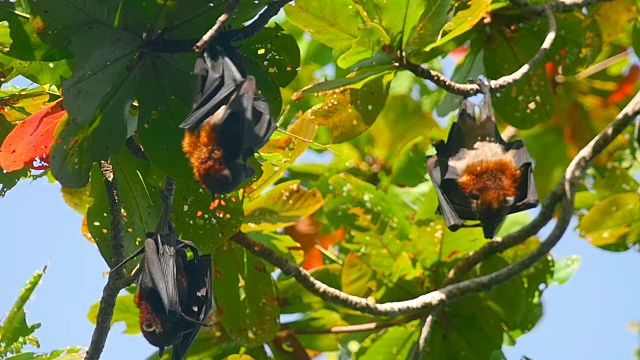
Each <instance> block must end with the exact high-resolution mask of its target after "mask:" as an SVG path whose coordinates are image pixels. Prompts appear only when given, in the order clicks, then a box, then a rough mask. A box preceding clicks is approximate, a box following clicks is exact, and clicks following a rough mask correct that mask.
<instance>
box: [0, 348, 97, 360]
mask: <svg viewBox="0 0 640 360" xmlns="http://www.w3.org/2000/svg"><path fill="white" fill-rule="evenodd" d="M86 351H87V349H86V348H85V347H82V346H70V347H66V348H62V349H59V350H53V351H52V352H50V353H48V354H36V353H33V352H23V353H20V354H17V355H13V356H9V357H8V358H6V359H7V360H36V359H38V360H81V359H84V355H85V354H84V353H85V352H86Z"/></svg>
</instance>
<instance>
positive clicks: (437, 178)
mask: <svg viewBox="0 0 640 360" xmlns="http://www.w3.org/2000/svg"><path fill="white" fill-rule="evenodd" d="M439 163H440V161H439V159H438V157H437V156H429V157H427V170H428V171H429V176H430V177H431V182H432V183H433V188H434V189H435V190H436V194H437V195H438V201H439V202H440V205H439V206H438V211H439V212H440V213H441V214H442V216H443V217H444V220H445V222H446V223H447V227H448V228H449V229H451V230H452V231H456V230H458V229H459V228H461V227H463V226H464V225H465V224H464V222H463V221H462V220H461V219H460V217H459V216H458V213H457V212H456V209H455V208H454V205H453V203H452V202H451V201H450V200H449V198H448V197H447V195H445V194H448V192H447V191H445V190H444V189H443V188H442V175H441V171H442V168H441V166H440V164H439Z"/></svg>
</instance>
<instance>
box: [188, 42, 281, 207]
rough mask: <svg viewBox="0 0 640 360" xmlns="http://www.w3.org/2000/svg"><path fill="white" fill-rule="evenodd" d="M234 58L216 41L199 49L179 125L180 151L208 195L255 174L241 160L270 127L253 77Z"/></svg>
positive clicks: (254, 149) (263, 140)
mask: <svg viewBox="0 0 640 360" xmlns="http://www.w3.org/2000/svg"><path fill="white" fill-rule="evenodd" d="M227 50H228V51H229V52H234V51H233V49H227ZM231 55H235V54H231ZM234 59H235V57H232V56H228V55H227V53H226V52H225V50H223V49H222V48H221V47H219V46H216V45H211V46H209V47H207V48H206V49H205V50H204V51H203V53H202V56H201V57H199V58H198V60H197V61H196V65H195V69H194V73H195V74H196V77H197V89H196V97H195V101H194V106H193V111H192V112H191V113H190V114H189V115H188V116H187V118H186V119H185V120H184V122H182V124H180V127H181V128H184V129H186V130H185V136H184V139H183V141H182V149H183V151H184V152H185V154H186V155H187V157H188V158H189V161H190V163H191V167H192V168H193V172H194V175H195V177H196V178H197V179H198V180H199V181H200V182H201V183H202V184H203V185H204V186H205V187H206V188H207V189H208V190H209V192H211V195H215V194H226V193H229V192H231V191H233V190H235V189H236V188H237V187H238V186H240V184H242V183H243V182H244V181H245V180H247V179H250V178H252V177H253V176H254V175H255V170H253V168H251V167H250V166H249V165H248V164H247V161H248V160H249V158H250V157H252V156H253V155H254V154H255V153H256V152H257V151H258V150H259V149H260V148H261V147H262V146H264V144H265V143H266V142H267V141H268V140H269V137H270V136H271V134H272V133H273V131H274V130H275V129H276V125H275V123H274V122H273V119H272V117H271V110H270V109H269V104H267V102H266V100H265V99H264V97H263V96H262V95H260V94H259V93H258V91H257V88H256V80H255V78H254V77H253V76H251V75H248V76H245V74H244V72H243V71H242V69H241V67H239V66H238V65H237V64H238V61H235V62H234Z"/></svg>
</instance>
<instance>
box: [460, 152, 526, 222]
mask: <svg viewBox="0 0 640 360" xmlns="http://www.w3.org/2000/svg"><path fill="white" fill-rule="evenodd" d="M519 182H520V170H518V169H516V167H515V164H514V162H513V161H508V160H504V159H499V160H493V161H478V162H473V163H470V164H468V165H467V166H466V168H465V169H464V171H463V172H462V177H461V178H460V179H458V185H459V186H460V189H461V190H462V192H463V193H465V194H467V195H468V196H469V198H470V199H471V206H472V208H473V209H474V210H475V211H477V212H478V213H479V214H486V213H491V212H495V211H499V209H502V208H505V207H509V206H511V205H513V203H514V202H515V199H516V196H517V195H518V183H519ZM480 217H482V215H481V216H480Z"/></svg>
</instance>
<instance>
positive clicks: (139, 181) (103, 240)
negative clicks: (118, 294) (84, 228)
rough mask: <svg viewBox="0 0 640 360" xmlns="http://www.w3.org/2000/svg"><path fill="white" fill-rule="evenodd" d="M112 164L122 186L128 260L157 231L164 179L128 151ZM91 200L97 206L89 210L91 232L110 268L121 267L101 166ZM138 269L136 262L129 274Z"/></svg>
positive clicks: (94, 172) (96, 169)
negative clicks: (115, 256)
mask: <svg viewBox="0 0 640 360" xmlns="http://www.w3.org/2000/svg"><path fill="white" fill-rule="evenodd" d="M111 164H112V166H113V171H114V173H115V176H116V181H117V182H118V193H119V199H120V203H121V204H122V219H123V222H124V224H123V225H124V247H125V255H126V256H128V255H129V254H132V253H133V252H135V251H136V250H138V249H139V248H140V247H141V246H142V244H143V243H144V240H145V239H146V238H147V235H146V234H147V233H148V232H153V231H155V229H156V226H157V224H158V219H159V217H160V211H161V206H159V204H161V202H160V191H161V189H162V182H163V178H162V176H160V174H158V173H157V172H154V171H153V170H151V169H150V166H149V162H148V161H146V160H143V159H139V158H137V157H135V156H134V155H132V154H131V153H129V152H128V151H123V152H122V153H121V154H120V155H119V156H118V157H114V158H112V159H111ZM91 197H92V198H93V204H92V205H91V206H90V207H89V209H88V210H87V224H88V225H89V231H90V232H91V236H92V237H93V239H94V240H95V242H96V244H97V245H98V249H99V250H100V254H101V255H102V257H103V258H104V260H105V262H106V263H107V264H108V265H109V267H113V266H115V265H117V264H114V263H113V262H112V260H111V259H112V257H111V247H112V244H113V241H112V240H111V237H112V231H113V230H112V228H111V216H110V212H109V202H108V199H107V190H106V188H105V184H104V180H103V175H102V172H101V171H100V167H99V166H98V165H95V166H94V167H93V170H92V171H91ZM134 267H135V263H134V262H130V263H128V264H127V265H126V269H128V270H132V269H133V268H134Z"/></svg>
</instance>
